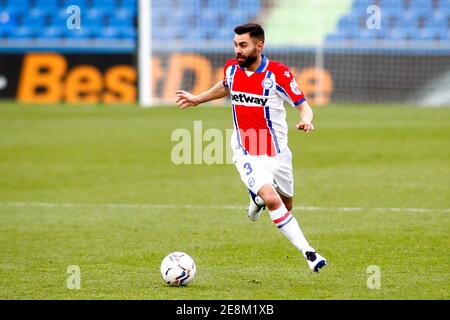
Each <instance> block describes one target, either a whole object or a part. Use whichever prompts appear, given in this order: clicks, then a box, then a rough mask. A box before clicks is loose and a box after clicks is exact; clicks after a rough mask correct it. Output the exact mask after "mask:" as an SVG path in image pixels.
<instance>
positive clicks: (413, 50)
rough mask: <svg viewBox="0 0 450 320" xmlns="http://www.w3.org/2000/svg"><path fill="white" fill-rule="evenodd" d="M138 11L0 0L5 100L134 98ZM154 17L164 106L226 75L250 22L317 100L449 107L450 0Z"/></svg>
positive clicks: (177, 0)
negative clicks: (235, 43)
mask: <svg viewBox="0 0 450 320" xmlns="http://www.w3.org/2000/svg"><path fill="white" fill-rule="evenodd" d="M73 5H76V6H78V8H79V15H78V17H79V25H77V26H76V27H75V28H73V27H71V26H70V25H72V26H73V25H74V22H76V20H75V19H76V18H75V16H76V15H77V12H76V11H73V10H74V9H73V7H70V6H73ZM374 6H376V7H374ZM138 12H139V10H138V4H137V0H0V57H1V59H0V98H7V99H17V100H19V101H23V102H43V103H55V102H77V103H78V102H91V103H92V102H93V103H96V102H105V103H109V102H122V103H132V102H135V101H136V100H137V99H138V94H137V91H138V89H137V88H138V86H137V85H136V84H137V81H138V78H139V77H138V73H139V72H137V70H138V63H137V61H138V60H137V57H136V56H137V48H138V41H137V39H138V32H137V30H138V28H137V24H138V23H137V21H138V17H137V15H138ZM377 14H379V15H378V16H377ZM377 19H378V20H377ZM150 20H151V22H149V23H151V40H152V41H151V48H152V50H151V79H152V81H151V83H152V87H151V88H152V89H151V95H152V97H153V99H152V102H153V103H156V104H160V103H173V100H174V95H173V91H174V90H175V89H177V88H184V89H187V90H194V91H195V92H199V91H202V90H205V89H207V88H208V87H209V86H211V85H212V84H213V83H214V82H215V81H217V80H218V79H220V78H221V74H222V66H223V64H224V61H225V60H226V59H228V58H230V57H232V56H233V51H232V50H233V47H232V37H233V27H234V26H236V25H238V24H240V23H244V22H249V21H255V22H258V23H261V24H262V25H263V27H264V28H265V30H266V33H267V43H266V53H267V54H268V55H269V57H270V58H272V59H277V60H281V61H283V62H285V63H286V64H288V65H289V66H291V67H292V68H293V69H294V71H295V72H294V73H295V74H296V77H297V78H298V81H299V82H300V84H301V87H302V88H303V90H304V91H305V93H306V94H307V96H308V98H309V99H310V101H311V102H312V104H319V105H326V104H328V103H330V102H338V103H341V102H357V103H365V102H377V103H379V102H402V103H408V104H417V105H429V106H431V105H449V104H450V90H449V88H450V1H449V0H327V1H320V0H302V1H296V0H153V1H151V19H150ZM75 25H76V24H75ZM149 57H150V54H149ZM141 72H145V71H141ZM149 90H150V89H149ZM219 103H223V102H219Z"/></svg>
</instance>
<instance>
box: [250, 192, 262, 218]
mask: <svg viewBox="0 0 450 320" xmlns="http://www.w3.org/2000/svg"><path fill="white" fill-rule="evenodd" d="M265 208H266V204H265V203H264V201H263V199H261V198H260V197H259V196H255V199H254V200H253V198H252V196H251V195H250V203H249V204H248V206H247V216H248V218H249V219H250V220H252V221H257V220H258V219H259V217H260V216H261V212H262V211H263V210H264V209H265Z"/></svg>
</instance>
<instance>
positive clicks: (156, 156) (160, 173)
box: [0, 102, 450, 300]
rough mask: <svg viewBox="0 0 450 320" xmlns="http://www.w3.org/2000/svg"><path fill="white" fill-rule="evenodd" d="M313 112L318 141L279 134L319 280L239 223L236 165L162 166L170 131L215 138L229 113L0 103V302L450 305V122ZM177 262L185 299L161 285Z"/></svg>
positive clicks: (439, 113) (440, 116) (437, 114)
mask: <svg viewBox="0 0 450 320" xmlns="http://www.w3.org/2000/svg"><path fill="white" fill-rule="evenodd" d="M314 110H315V125H316V131H315V132H314V133H312V134H309V135H308V134H304V133H301V132H296V131H295V130H294V125H295V122H296V120H297V117H298V115H297V113H296V111H295V110H294V109H288V123H289V126H290V133H289V144H290V147H291V149H292V151H293V155H294V159H293V160H294V174H295V204H294V205H295V206H296V209H295V210H294V212H293V213H294V215H295V216H296V217H297V219H298V221H299V223H300V225H301V227H302V229H303V231H304V232H305V234H306V235H307V237H308V238H309V240H310V243H311V245H312V246H314V247H315V248H316V249H318V251H319V252H320V253H321V254H322V255H324V256H325V257H326V258H327V259H328V262H329V265H328V266H327V267H326V268H325V269H324V270H323V272H321V273H319V274H314V273H312V272H311V271H310V270H309V269H308V267H307V264H306V262H305V260H304V259H303V257H301V256H300V254H299V253H297V252H296V251H295V249H294V247H293V246H292V245H291V244H290V242H289V241H288V240H287V239H285V238H284V236H283V235H282V234H281V232H279V231H278V230H277V228H276V227H275V226H274V225H273V224H272V223H271V221H270V219H269V217H268V215H267V214H264V215H263V216H262V218H261V219H260V221H258V222H256V223H254V222H251V221H249V220H248V218H247V216H246V213H245V210H244V208H245V206H246V205H247V201H248V196H247V193H246V189H245V187H244V185H243V184H242V183H241V181H240V179H239V176H238V173H237V171H236V170H235V168H234V166H233V165H206V164H203V165H175V164H173V163H172V162H171V156H170V155H171V150H172V148H173V147H174V145H175V144H176V142H172V141H171V139H170V137H171V133H172V132H173V130H175V129H176V128H186V129H188V130H190V131H191V132H192V131H193V122H194V121H195V120H202V121H203V129H204V130H206V129H207V128H218V129H220V130H221V131H223V132H224V131H225V129H227V128H231V126H232V118H231V111H230V109H229V108H226V107H200V108H196V109H191V110H180V109H177V108H175V107H159V108H150V109H142V108H138V107H137V106H113V107H112V106H103V105H99V106H64V105H48V106H43V105H21V104H16V103H9V102H2V103H0V299H225V300H227V299H275V300H277V299H283V300H288V299H289V300H301V299H449V298H450V294H449V292H450V273H449V270H450V268H449V267H450V255H449V248H450V241H449V239H450V238H449V234H450V233H449V232H450V219H449V215H450V211H449V208H450V183H449V177H450V167H449V159H450V140H449V137H450V108H436V109H428V108H415V107H405V106H395V105H392V106H383V105H376V106H374V105H364V106H359V105H332V106H328V107H318V108H315V109H314ZM172 251H185V252H187V253H188V254H190V255H191V256H192V257H193V258H194V259H195V261H196V263H197V266H198V272H197V276H196V278H195V279H194V281H193V283H192V284H191V285H190V286H188V287H183V288H174V287H168V286H166V285H165V284H164V283H163V281H162V279H161V277H160V274H159V265H160V262H161V260H162V259H163V257H164V256H165V255H166V254H168V253H170V252H172ZM71 265H77V266H79V267H80V270H81V289H80V290H70V289H68V288H67V279H68V277H69V276H70V274H68V273H66V272H67V268H68V267H69V266H71ZM369 266H378V267H379V268H380V272H381V282H380V283H381V287H380V288H379V289H369V288H368V286H367V281H368V278H369V277H370V276H371V274H369V273H367V269H368V267H369Z"/></svg>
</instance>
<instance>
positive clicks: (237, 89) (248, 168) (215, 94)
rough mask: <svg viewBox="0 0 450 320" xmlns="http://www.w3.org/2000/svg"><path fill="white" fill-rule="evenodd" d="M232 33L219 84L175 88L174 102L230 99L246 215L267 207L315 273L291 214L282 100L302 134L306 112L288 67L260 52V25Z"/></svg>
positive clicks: (314, 257) (309, 116) (311, 253)
mask: <svg viewBox="0 0 450 320" xmlns="http://www.w3.org/2000/svg"><path fill="white" fill-rule="evenodd" d="M234 32H235V37H234V52H235V55H236V59H233V60H229V61H227V63H226V64H225V67H224V78H223V81H219V82H218V83H217V84H216V85H214V86H213V87H212V88H211V89H209V90H207V91H205V92H203V93H200V94H199V95H193V94H191V93H189V92H186V91H184V90H178V91H177V92H176V95H177V104H178V106H179V107H180V108H182V109H185V108H188V107H191V106H197V105H199V104H201V103H204V102H208V101H211V100H215V99H220V98H224V97H226V96H228V95H229V96H230V98H231V104H232V110H233V123H234V132H233V135H232V137H231V146H232V148H233V162H234V164H235V165H236V168H237V170H238V172H239V174H240V176H241V180H242V182H243V183H244V184H245V185H246V187H247V188H248V190H249V193H250V204H249V205H248V208H247V215H248V217H249V218H250V220H252V221H256V220H258V219H259V217H260V215H261V212H262V210H263V209H264V208H265V207H267V209H268V210H269V215H270V217H271V219H272V221H273V223H274V224H275V225H276V226H277V227H278V228H279V230H280V231H281V232H282V233H283V234H284V235H285V236H286V237H287V238H288V239H289V240H290V241H291V242H292V244H293V245H294V246H295V247H296V248H297V249H298V250H299V251H300V252H301V253H302V254H303V256H304V257H305V258H306V261H307V262H308V266H309V267H310V268H311V270H313V271H315V272H319V270H320V269H321V268H322V267H324V266H325V265H326V260H325V258H323V257H322V256H321V255H320V254H318V253H317V252H316V251H315V250H314V249H313V248H312V247H311V246H310V245H309V243H308V241H307V240H306V238H305V236H304V235H303V233H302V231H301V229H300V226H299V224H298V222H297V220H296V218H295V217H294V216H293V214H292V213H291V210H292V197H293V195H294V189H293V174H292V155H291V151H290V150H289V147H288V144H287V131H288V126H287V123H286V110H285V108H284V106H283V100H286V101H288V102H289V103H290V104H291V105H292V106H294V107H295V108H296V109H297V110H298V111H299V115H300V121H299V122H298V124H297V125H296V127H297V129H298V130H301V131H303V132H306V133H308V132H311V131H312V130H314V125H313V124H312V120H313V112H312V109H311V107H310V106H309V105H308V102H307V101H306V100H305V96H304V95H303V93H302V92H301V90H300V89H299V87H298V85H297V83H296V81H295V79H294V76H293V75H292V73H291V71H290V70H289V68H288V67H287V66H285V65H284V64H282V63H280V62H277V61H273V60H269V59H268V58H267V57H266V56H265V55H264V54H263V49H264V30H263V29H262V27H261V26H260V25H258V24H255V23H248V24H244V25H240V26H237V27H236V28H235V29H234Z"/></svg>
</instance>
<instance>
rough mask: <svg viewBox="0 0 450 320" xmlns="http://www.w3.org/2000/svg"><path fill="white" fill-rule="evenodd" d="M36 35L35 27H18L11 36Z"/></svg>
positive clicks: (21, 37)
mask: <svg viewBox="0 0 450 320" xmlns="http://www.w3.org/2000/svg"><path fill="white" fill-rule="evenodd" d="M33 36H34V33H33V29H32V28H29V27H18V28H16V29H14V30H13V32H12V33H11V34H10V37H11V38H16V39H24V38H26V39H29V38H32V37H33Z"/></svg>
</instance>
